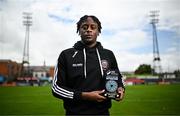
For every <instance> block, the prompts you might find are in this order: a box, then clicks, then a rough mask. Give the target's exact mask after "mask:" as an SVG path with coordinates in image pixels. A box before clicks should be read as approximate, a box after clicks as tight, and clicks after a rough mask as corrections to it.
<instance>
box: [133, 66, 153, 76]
mask: <svg viewBox="0 0 180 116" xmlns="http://www.w3.org/2000/svg"><path fill="white" fill-rule="evenodd" d="M151 73H152V69H151V65H148V64H141V65H140V66H139V67H138V68H137V69H136V70H135V74H151Z"/></svg>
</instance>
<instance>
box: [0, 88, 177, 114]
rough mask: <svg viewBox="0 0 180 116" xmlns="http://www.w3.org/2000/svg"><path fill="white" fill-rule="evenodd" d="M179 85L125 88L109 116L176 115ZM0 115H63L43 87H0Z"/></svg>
mask: <svg viewBox="0 0 180 116" xmlns="http://www.w3.org/2000/svg"><path fill="white" fill-rule="evenodd" d="M179 90H180V85H138V86H127V87H126V95H125V98H124V100H123V101H121V102H116V101H113V104H112V108H111V109H110V113H111V115H180V107H179V105H180V92H179ZM0 115H52V116H55V115H64V109H63V106H62V101H61V100H59V99H56V98H54V97H53V96H52V94H51V88H50V87H49V86H47V87H29V86H27V87H0Z"/></svg>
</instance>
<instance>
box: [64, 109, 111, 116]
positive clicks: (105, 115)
mask: <svg viewBox="0 0 180 116" xmlns="http://www.w3.org/2000/svg"><path fill="white" fill-rule="evenodd" d="M79 115H82V116H92V115H93V116H110V114H109V110H105V111H102V112H98V113H93V112H92V113H88V114H84V113H81V112H79V113H74V112H70V111H66V116H79Z"/></svg>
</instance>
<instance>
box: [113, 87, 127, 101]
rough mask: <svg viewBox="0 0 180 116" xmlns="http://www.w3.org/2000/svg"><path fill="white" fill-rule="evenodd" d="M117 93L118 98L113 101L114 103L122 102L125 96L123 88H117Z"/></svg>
mask: <svg viewBox="0 0 180 116" xmlns="http://www.w3.org/2000/svg"><path fill="white" fill-rule="evenodd" d="M117 91H118V93H119V95H120V97H118V98H116V99H115V100H116V101H121V100H123V98H124V94H125V90H124V88H123V87H119V88H118V90H117Z"/></svg>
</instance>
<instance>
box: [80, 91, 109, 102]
mask: <svg viewBox="0 0 180 116" xmlns="http://www.w3.org/2000/svg"><path fill="white" fill-rule="evenodd" d="M102 93H104V90H102V91H91V92H82V99H84V100H91V101H97V102H102V101H104V100H106V97H104V96H102V95H101V94H102Z"/></svg>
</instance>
